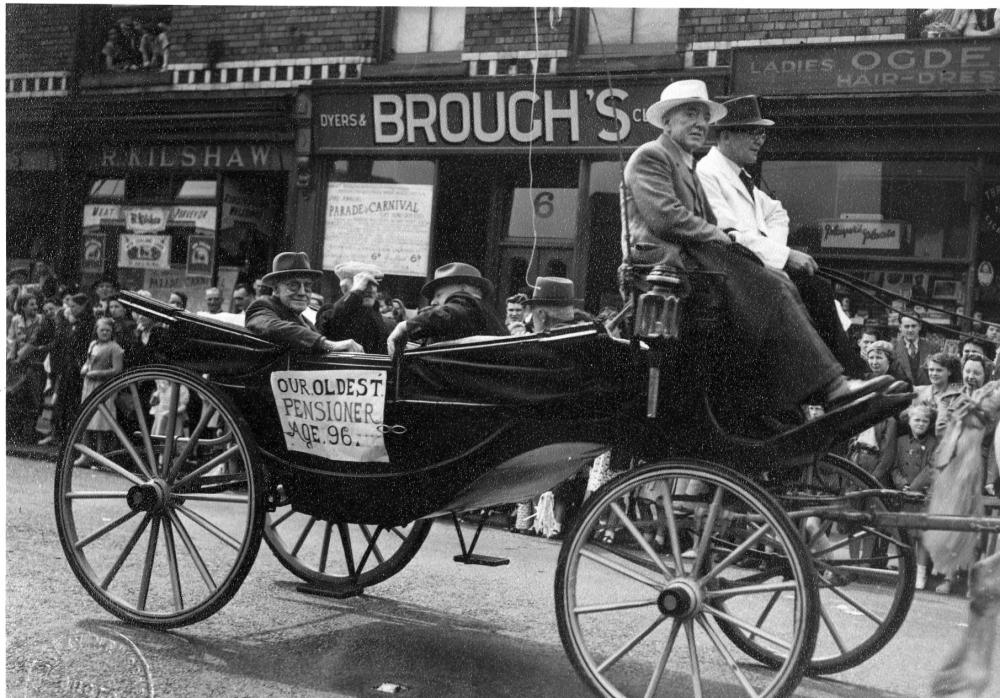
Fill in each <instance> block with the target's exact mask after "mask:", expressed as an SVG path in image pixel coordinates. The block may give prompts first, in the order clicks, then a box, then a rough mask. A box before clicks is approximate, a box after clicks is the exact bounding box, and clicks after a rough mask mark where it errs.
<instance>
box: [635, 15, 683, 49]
mask: <svg viewBox="0 0 1000 698" xmlns="http://www.w3.org/2000/svg"><path fill="white" fill-rule="evenodd" d="M678 12H679V10H678V9H677V8H670V9H666V10H654V9H650V8H646V7H640V8H637V9H636V11H635V32H634V36H633V38H632V43H634V44H663V43H669V44H673V43H676V42H677V15H678Z"/></svg>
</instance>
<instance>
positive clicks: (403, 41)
mask: <svg viewBox="0 0 1000 698" xmlns="http://www.w3.org/2000/svg"><path fill="white" fill-rule="evenodd" d="M430 20H431V10H430V8H429V7H397V8H396V31H395V36H394V37H393V42H392V46H393V48H394V49H395V50H396V53H424V52H426V51H427V35H428V33H429V32H430Z"/></svg>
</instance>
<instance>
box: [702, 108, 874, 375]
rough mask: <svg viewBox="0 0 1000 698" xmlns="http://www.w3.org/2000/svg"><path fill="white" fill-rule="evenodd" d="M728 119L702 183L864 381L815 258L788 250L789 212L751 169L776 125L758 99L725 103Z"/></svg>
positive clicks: (720, 216) (738, 236)
mask: <svg viewBox="0 0 1000 698" xmlns="http://www.w3.org/2000/svg"><path fill="white" fill-rule="evenodd" d="M723 106H724V107H726V110H727V111H726V115H725V116H724V117H723V118H721V119H719V120H718V121H716V122H715V123H714V124H712V128H713V129H714V131H715V133H716V136H717V138H718V145H715V146H713V147H712V148H711V150H709V151H708V154H707V155H705V157H703V158H702V159H701V160H700V161H699V162H698V165H697V168H696V172H697V173H698V180H699V181H700V182H701V186H702V187H703V188H704V190H705V195H706V196H707V197H708V202H709V204H710V205H711V207H712V211H713V212H714V213H715V217H716V219H717V225H718V226H719V227H720V228H722V229H723V230H725V231H726V232H728V233H729V235H730V237H731V238H732V239H733V240H734V241H735V242H738V243H739V244H741V245H743V246H744V247H746V248H748V249H750V250H751V251H752V252H753V253H754V254H755V255H756V256H757V258H758V259H760V261H761V262H762V263H763V264H764V265H765V266H767V267H770V268H771V269H777V270H779V271H783V272H785V273H786V274H788V276H789V277H790V278H791V280H792V281H793V282H794V284H795V287H796V289H798V292H799V295H800V296H801V297H802V302H803V303H804V304H805V306H806V309H807V310H808V311H809V315H810V316H812V319H813V322H815V323H816V329H817V330H818V331H819V335H820V337H822V339H823V341H824V342H825V343H826V345H827V346H828V347H830V349H831V351H833V354H834V356H835V357H836V358H837V360H838V361H839V362H840V363H841V365H842V366H843V367H844V370H845V373H847V375H849V376H852V377H854V378H860V377H861V376H863V375H864V374H865V373H866V372H867V371H868V367H867V366H865V363H864V361H861V360H860V359H859V358H858V356H857V354H856V352H855V351H854V347H853V346H852V345H851V342H850V340H849V339H848V337H847V333H846V332H845V331H844V327H843V325H842V324H841V322H840V318H839V316H838V314H837V311H836V306H835V305H834V303H835V301H834V295H833V288H832V287H831V286H830V284H829V283H828V282H827V281H826V280H825V279H820V278H817V277H816V276H814V274H815V273H816V269H817V264H816V260H814V259H813V258H812V257H811V256H810V255H808V254H806V253H805V252H801V251H799V250H795V249H792V248H790V247H789V246H788V212H787V211H785V208H784V207H783V206H782V205H781V202H780V201H778V200H777V199H773V198H771V197H770V196H769V195H768V194H767V193H766V192H765V191H764V190H763V189H761V188H760V187H759V186H757V184H756V183H755V182H754V178H753V176H752V175H751V174H750V173H749V172H748V171H747V168H748V167H752V166H753V165H755V164H756V163H757V159H758V158H759V157H760V151H761V148H763V146H764V142H765V141H766V140H767V132H768V129H769V128H770V127H772V126H774V122H773V121H771V120H770V119H765V118H763V117H762V116H761V113H760V106H759V105H758V103H757V97H755V96H754V95H747V96H744V97H736V98H735V99H731V100H729V101H728V102H723Z"/></svg>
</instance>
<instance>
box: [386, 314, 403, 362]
mask: <svg viewBox="0 0 1000 698" xmlns="http://www.w3.org/2000/svg"><path fill="white" fill-rule="evenodd" d="M407 334H408V330H407V329H406V322H405V321H404V322H400V323H397V324H396V326H395V327H394V328H393V329H392V332H390V333H389V339H388V340H386V343H387V344H388V345H389V347H388V348H389V358H390V359H391V358H392V357H393V356H394V355H395V354H396V350H397V348H399V347H402V346H405V345H406V337H407Z"/></svg>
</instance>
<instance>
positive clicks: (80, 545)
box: [73, 509, 139, 550]
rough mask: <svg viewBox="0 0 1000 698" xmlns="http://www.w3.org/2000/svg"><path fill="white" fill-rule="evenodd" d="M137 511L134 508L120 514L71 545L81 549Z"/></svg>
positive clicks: (137, 511)
mask: <svg viewBox="0 0 1000 698" xmlns="http://www.w3.org/2000/svg"><path fill="white" fill-rule="evenodd" d="M138 513H139V510H138V509H135V510H133V511H129V512H128V513H126V514H122V515H121V516H119V517H118V518H117V519H115V520H114V521H112V522H111V523H109V524H108V525H107V526H102V527H101V528H99V529H98V530H96V531H94V532H93V533H91V534H90V535H89V536H87V537H86V538H84V539H82V540H78V541H77V542H76V543H74V544H73V547H74V548H76V549H77V550H82V549H83V548H84V546H86V545H89V544H91V543H93V542H94V541H95V540H97V539H98V538H100V537H101V536H103V535H104V534H105V533H108V532H109V531H111V530H113V529H116V528H118V527H119V526H121V525H122V524H123V523H125V522H126V521H128V520H129V519H131V518H132V517H133V516H135V515H136V514H138Z"/></svg>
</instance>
